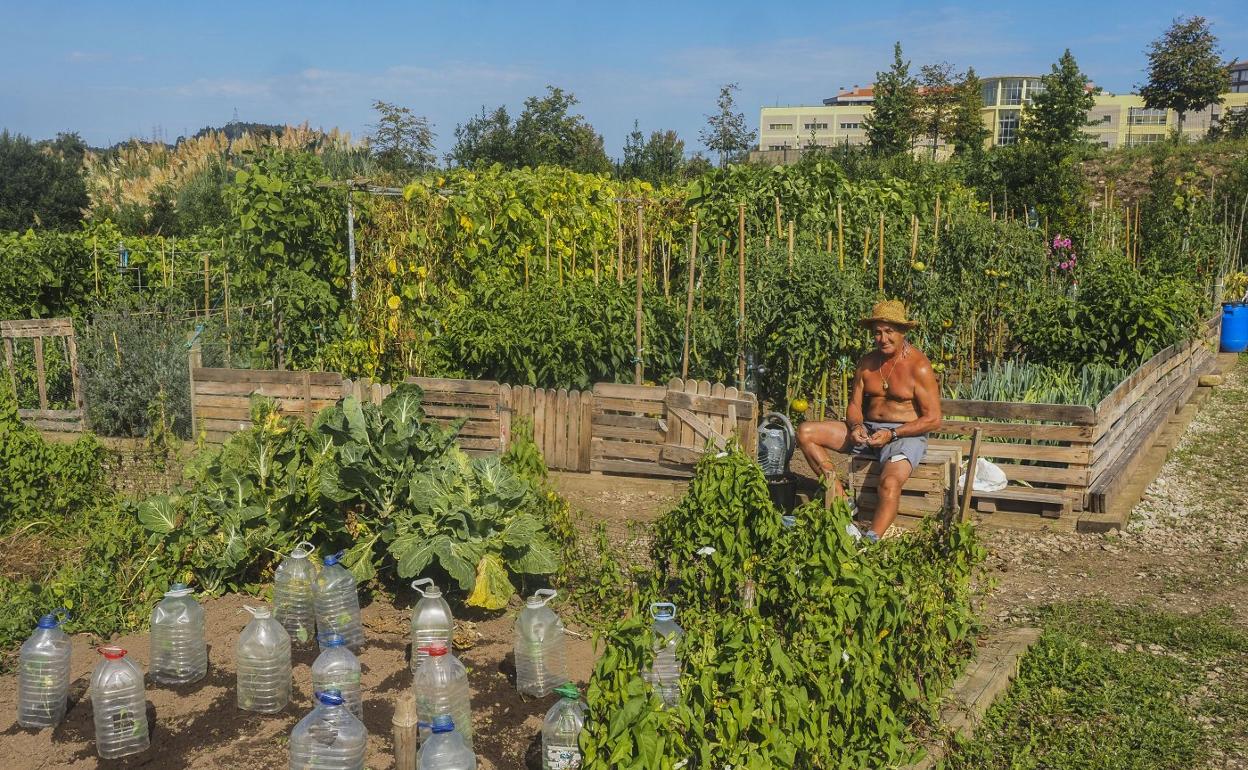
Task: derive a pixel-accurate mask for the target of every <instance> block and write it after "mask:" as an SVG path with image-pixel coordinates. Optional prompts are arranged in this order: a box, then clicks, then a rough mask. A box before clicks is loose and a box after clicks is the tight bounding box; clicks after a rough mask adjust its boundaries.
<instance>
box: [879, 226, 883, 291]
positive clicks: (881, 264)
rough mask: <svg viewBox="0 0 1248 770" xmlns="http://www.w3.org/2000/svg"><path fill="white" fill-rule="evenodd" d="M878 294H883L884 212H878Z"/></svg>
mask: <svg viewBox="0 0 1248 770" xmlns="http://www.w3.org/2000/svg"><path fill="white" fill-rule="evenodd" d="M879 253H880V256H879V263H880V271H879V272H880V294H883V293H884V212H883V210H881V211H880V252H879Z"/></svg>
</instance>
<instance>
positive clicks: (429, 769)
mask: <svg viewBox="0 0 1248 770" xmlns="http://www.w3.org/2000/svg"><path fill="white" fill-rule="evenodd" d="M416 767H417V770H476V768H477V757H476V755H475V754H473V753H472V749H471V748H470V747H469V746H468V744H466V743H464V739H463V735H462V734H461V733H460V732H459V731H458V730H456V729H455V720H454V719H453V718H451V717H449V716H447V715H445V714H443V715H442V716H438V717H434V720H433V734H432V735H430V736H429V737H428V738H427V739H426V740H425V742H424V744H423V745H421V747H420V753H419V754H417V755H416Z"/></svg>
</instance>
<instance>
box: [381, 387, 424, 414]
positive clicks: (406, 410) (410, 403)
mask: <svg viewBox="0 0 1248 770" xmlns="http://www.w3.org/2000/svg"><path fill="white" fill-rule="evenodd" d="M423 396H424V391H423V390H421V388H420V386H419V385H416V384H414V383H410V382H405V383H403V384H402V385H399V386H398V387H397V388H395V389H394V391H393V392H392V393H391V394H390V395H389V396H386V400H385V401H382V402H381V412H382V414H384V415H385V416H386V417H387V418H389V419H390V421H391V422H393V423H396V424H412V423H420V422H422V421H424V419H425V413H424V410H422V409H421V407H420V403H421V399H422V397H423Z"/></svg>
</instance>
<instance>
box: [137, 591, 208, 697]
mask: <svg viewBox="0 0 1248 770" xmlns="http://www.w3.org/2000/svg"><path fill="white" fill-rule="evenodd" d="M192 593H193V591H192V590H191V589H189V588H187V587H186V586H185V585H183V584H182V583H174V584H173V585H171V586H169V590H168V591H166V592H165V598H164V599H161V600H160V602H159V603H158V604H157V605H156V609H154V610H152V634H151V640H152V657H151V666H152V679H153V680H155V681H157V682H163V683H164V684H188V683H190V682H198V681H199V680H200V679H203V678H204V675H206V674H207V673H208V642H207V641H206V640H205V638H204V608H203V607H201V606H199V602H197V601H195V599H194V598H193V597H192V596H191V594H192Z"/></svg>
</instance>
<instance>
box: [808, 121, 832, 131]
mask: <svg viewBox="0 0 1248 770" xmlns="http://www.w3.org/2000/svg"><path fill="white" fill-rule="evenodd" d="M802 129H803V130H805V131H827V130H828V124H827V123H803V124H802Z"/></svg>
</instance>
